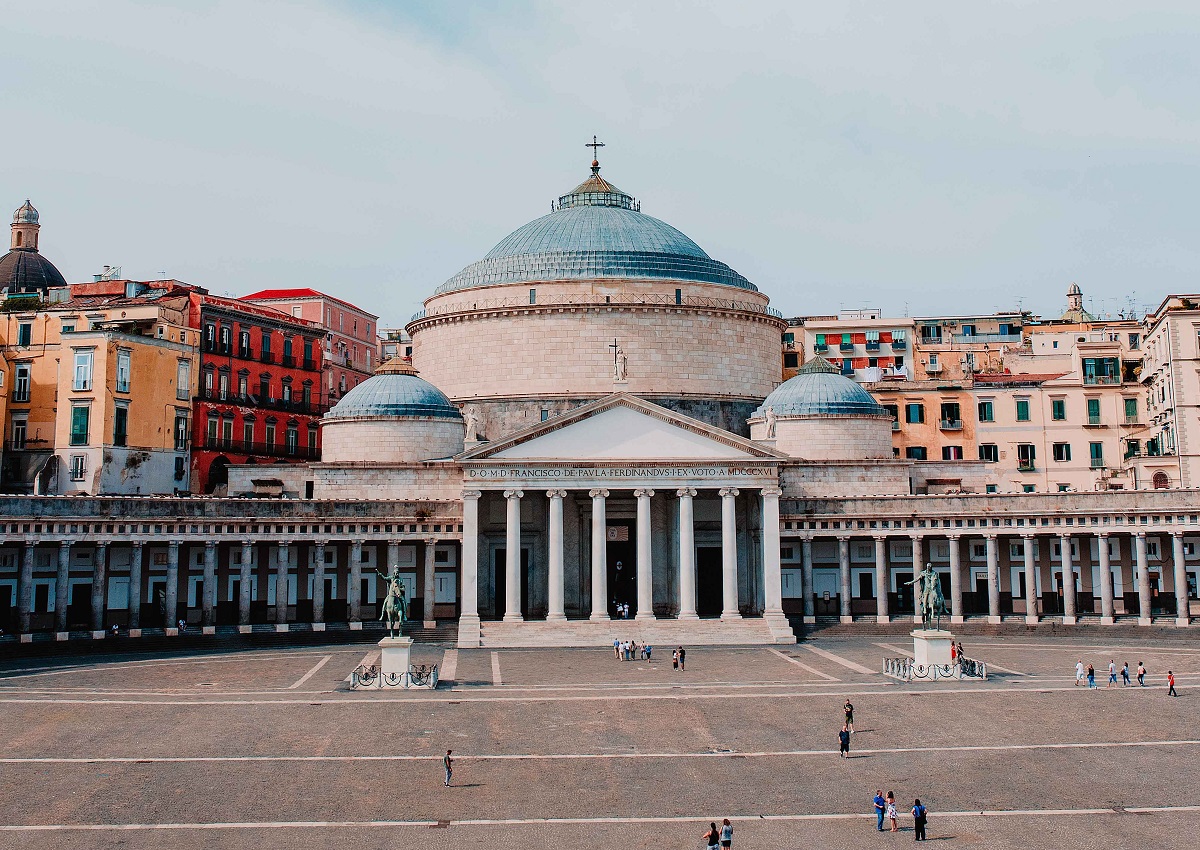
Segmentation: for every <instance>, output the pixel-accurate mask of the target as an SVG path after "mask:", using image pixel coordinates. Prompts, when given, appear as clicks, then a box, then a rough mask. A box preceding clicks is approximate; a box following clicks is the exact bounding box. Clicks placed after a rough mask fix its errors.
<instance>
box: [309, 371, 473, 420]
mask: <svg viewBox="0 0 1200 850" xmlns="http://www.w3.org/2000/svg"><path fill="white" fill-rule="evenodd" d="M354 416H418V417H419V416H429V417H433V418H435V419H457V420H459V421H462V414H461V413H460V412H459V410H458V408H457V407H455V406H454V405H453V404H452V403H451V402H450V399H448V398H446V396H445V395H444V394H443V393H442V391H441V390H439V389H438V388H437V387H435V386H434V385H433V384H431V383H429V382H428V381H426V380H423V379H421V378H419V377H417V370H416V369H414V368H413V367H412V366H411V365H410V364H409V363H406V362H405V361H403V360H399V359H392V360H389V361H387V362H386V363H384V364H383V365H381V366H380V367H379V368H378V369H377V370H376V371H375V374H374V376H372V377H370V378H368V379H367V380H365V381H363V382H362V383H361V384H359V385H358V386H357V387H355V388H354V389H352V390H350V392H348V393H346V394H345V395H344V396H342V399H341V401H339V402H338V403H337V404H335V405H334V406H333V409H332V410H330V411H329V412H328V413H327V414H325V418H326V419H335V418H340V419H344V418H349V417H354Z"/></svg>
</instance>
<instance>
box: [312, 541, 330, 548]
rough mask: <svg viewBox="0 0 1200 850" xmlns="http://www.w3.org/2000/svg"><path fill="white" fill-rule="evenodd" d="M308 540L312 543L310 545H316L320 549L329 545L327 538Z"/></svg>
mask: <svg viewBox="0 0 1200 850" xmlns="http://www.w3.org/2000/svg"><path fill="white" fill-rule="evenodd" d="M309 542H310V543H312V545H314V546H317V547H319V548H321V549H324V548H325V547H326V546H328V545H329V541H328V540H310V541H309Z"/></svg>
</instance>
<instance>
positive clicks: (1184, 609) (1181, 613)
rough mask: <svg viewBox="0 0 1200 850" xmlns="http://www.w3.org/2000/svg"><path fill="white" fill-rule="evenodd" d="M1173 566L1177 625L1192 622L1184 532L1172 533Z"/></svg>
mask: <svg viewBox="0 0 1200 850" xmlns="http://www.w3.org/2000/svg"><path fill="white" fill-rule="evenodd" d="M1171 564H1172V566H1173V567H1174V569H1175V625H1177V626H1186V625H1187V624H1188V623H1189V622H1191V611H1190V606H1189V603H1188V582H1187V562H1186V561H1185V560H1184V557H1183V532H1182V531H1172V532H1171Z"/></svg>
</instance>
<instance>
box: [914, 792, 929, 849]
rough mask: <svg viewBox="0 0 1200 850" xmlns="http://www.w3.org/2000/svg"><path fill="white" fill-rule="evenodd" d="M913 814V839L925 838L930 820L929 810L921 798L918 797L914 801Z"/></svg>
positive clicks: (921, 839) (920, 839)
mask: <svg viewBox="0 0 1200 850" xmlns="http://www.w3.org/2000/svg"><path fill="white" fill-rule="evenodd" d="M912 816H913V833H914V834H913V839H914V840H916V841H924V840H925V824H926V823H928V821H929V811H928V809H926V808H925V807H924V806H922V805H921V800H920V798H919V797H918V798H917V799H916V800H914V801H913V807H912Z"/></svg>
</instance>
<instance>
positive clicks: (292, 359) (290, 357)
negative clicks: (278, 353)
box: [283, 354, 296, 369]
mask: <svg viewBox="0 0 1200 850" xmlns="http://www.w3.org/2000/svg"><path fill="white" fill-rule="evenodd" d="M283 365H284V366H286V367H288V368H289V369H290V368H292V367H294V366H295V365H296V356H295V355H294V354H285V355H283Z"/></svg>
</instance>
